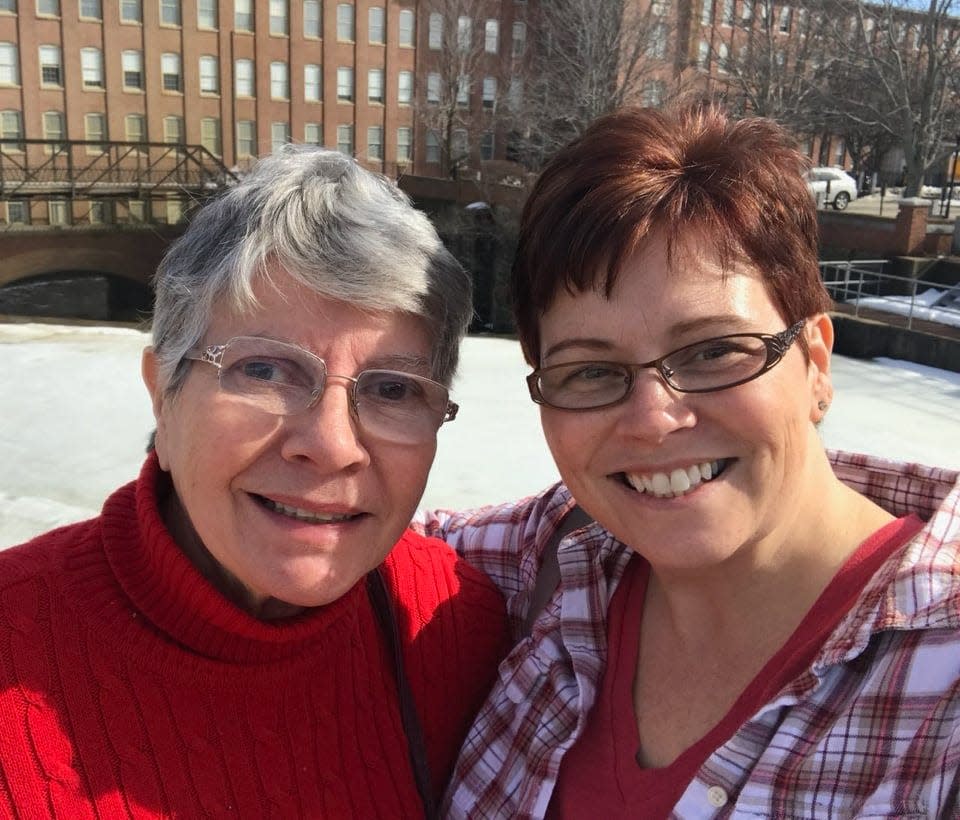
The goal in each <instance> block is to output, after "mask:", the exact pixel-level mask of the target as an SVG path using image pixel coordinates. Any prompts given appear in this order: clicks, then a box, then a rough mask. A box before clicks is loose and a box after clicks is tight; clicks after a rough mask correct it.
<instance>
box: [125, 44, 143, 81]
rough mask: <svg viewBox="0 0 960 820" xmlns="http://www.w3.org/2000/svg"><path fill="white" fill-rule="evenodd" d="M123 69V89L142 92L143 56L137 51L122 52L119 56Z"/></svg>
mask: <svg viewBox="0 0 960 820" xmlns="http://www.w3.org/2000/svg"><path fill="white" fill-rule="evenodd" d="M120 64H121V66H122V68H123V87H124V88H125V89H127V90H132V91H141V90H143V55H142V54H141V53H140V52H139V51H124V52H123V53H122V54H121V55H120Z"/></svg>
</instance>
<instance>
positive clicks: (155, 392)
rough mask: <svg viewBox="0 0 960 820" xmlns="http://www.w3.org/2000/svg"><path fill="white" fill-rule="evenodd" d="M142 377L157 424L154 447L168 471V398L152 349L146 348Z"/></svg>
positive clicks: (142, 362) (142, 363) (158, 363)
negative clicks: (166, 411)
mask: <svg viewBox="0 0 960 820" xmlns="http://www.w3.org/2000/svg"><path fill="white" fill-rule="evenodd" d="M140 375H141V376H142V377H143V383H144V384H145V385H146V387H147V392H148V393H149V394H150V403H151V405H153V417H154V419H156V422H157V429H156V431H155V432H154V436H153V447H154V450H156V452H157V457H158V458H159V460H160V468H161V469H163V470H168V471H169V467H168V465H167V459H166V455H165V452H164V442H165V436H164V428H165V426H166V425H165V423H164V415H163V409H164V405H165V403H166V401H167V397H166V394H165V391H164V389H163V387H162V386H161V384H160V360H159V359H158V358H157V354H156V353H155V352H154V350H153V348H152V347H145V348H144V349H143V355H142V357H141V359H140Z"/></svg>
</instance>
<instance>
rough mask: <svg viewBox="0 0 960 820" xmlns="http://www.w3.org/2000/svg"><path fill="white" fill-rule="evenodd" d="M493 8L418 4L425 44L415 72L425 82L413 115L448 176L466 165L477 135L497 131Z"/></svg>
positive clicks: (499, 77) (459, 2) (466, 2)
mask: <svg viewBox="0 0 960 820" xmlns="http://www.w3.org/2000/svg"><path fill="white" fill-rule="evenodd" d="M498 5H499V4H497V3H491V2H490V0H427V2H426V3H425V4H424V10H425V11H426V12H427V15H426V18H427V21H428V27H429V29H428V33H427V36H428V42H427V48H426V49H421V53H422V55H423V56H422V63H421V65H420V67H419V68H420V74H421V76H424V77H425V78H426V83H425V84H424V85H423V86H422V90H421V93H420V95H419V97H418V100H417V117H418V119H419V121H420V122H421V123H422V124H423V125H424V126H425V127H426V129H427V133H428V139H430V140H436V141H437V144H438V147H439V151H440V163H441V167H442V171H443V174H444V175H445V176H449V177H451V178H456V177H457V176H458V175H459V174H460V171H461V169H462V168H464V167H465V166H467V165H468V164H469V162H470V158H471V156H472V155H474V154H475V153H476V149H477V145H478V141H479V139H480V137H481V135H483V134H485V133H492V132H494V131H495V130H496V127H497V124H496V112H497V110H498V109H499V108H500V99H501V96H502V89H503V86H504V80H505V76H504V63H503V61H502V60H501V59H500V57H499V52H500V49H501V45H500V40H501V35H502V32H501V31H500V30H499V29H500V23H499V20H498V17H497V15H496V13H495V12H496V7H497V6H498ZM491 26H493V28H490V27H491Z"/></svg>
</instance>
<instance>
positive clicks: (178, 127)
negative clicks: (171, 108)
mask: <svg viewBox="0 0 960 820" xmlns="http://www.w3.org/2000/svg"><path fill="white" fill-rule="evenodd" d="M163 141H164V143H165V144H167V145H182V144H183V143H184V142H186V136H185V134H184V130H183V117H178V116H177V115H176V114H168V115H167V116H166V117H164V118H163Z"/></svg>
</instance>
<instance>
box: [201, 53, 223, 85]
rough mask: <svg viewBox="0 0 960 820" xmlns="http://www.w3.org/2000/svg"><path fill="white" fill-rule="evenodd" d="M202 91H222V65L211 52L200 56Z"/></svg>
mask: <svg viewBox="0 0 960 820" xmlns="http://www.w3.org/2000/svg"><path fill="white" fill-rule="evenodd" d="M200 93H201V94H219V93H220V66H219V64H218V63H217V58H216V57H213V56H211V55H209V54H204V55H203V56H202V57H201V58H200Z"/></svg>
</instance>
